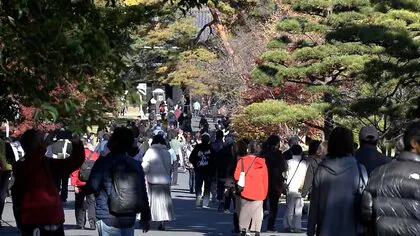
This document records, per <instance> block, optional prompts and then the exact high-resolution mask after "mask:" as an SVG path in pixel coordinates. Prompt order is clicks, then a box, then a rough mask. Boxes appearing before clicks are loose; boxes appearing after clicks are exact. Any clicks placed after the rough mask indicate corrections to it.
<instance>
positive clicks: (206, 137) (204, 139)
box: [201, 133, 210, 144]
mask: <svg viewBox="0 0 420 236" xmlns="http://www.w3.org/2000/svg"><path fill="white" fill-rule="evenodd" d="M201 143H203V144H209V143H210V135H209V134H208V133H204V134H203V135H201Z"/></svg>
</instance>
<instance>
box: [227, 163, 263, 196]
mask: <svg viewBox="0 0 420 236" xmlns="http://www.w3.org/2000/svg"><path fill="white" fill-rule="evenodd" d="M254 158H256V159H255V162H254V164H252V167H251V169H249V171H248V173H247V174H246V176H245V187H244V190H243V191H242V193H241V195H242V197H244V198H246V199H249V200H264V199H265V198H266V197H267V192H268V171H267V166H266V164H265V160H264V159H263V158H261V157H255V156H252V155H250V156H245V157H242V158H240V159H239V160H238V163H237V165H236V170H235V180H236V181H238V180H239V175H240V173H241V168H242V167H241V161H242V160H243V162H244V172H246V171H247V170H248V168H249V167H250V165H251V163H252V161H253V160H254Z"/></svg>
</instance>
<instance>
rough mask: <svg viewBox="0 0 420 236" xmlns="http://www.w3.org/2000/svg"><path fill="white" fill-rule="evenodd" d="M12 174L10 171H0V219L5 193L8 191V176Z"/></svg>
mask: <svg viewBox="0 0 420 236" xmlns="http://www.w3.org/2000/svg"><path fill="white" fill-rule="evenodd" d="M11 176H12V171H9V170H5V171H3V172H1V176H0V220H1V219H2V216H3V211H4V204H5V201H6V197H7V193H8V192H9V183H10V177H11ZM0 227H1V222H0Z"/></svg>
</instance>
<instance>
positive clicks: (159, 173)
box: [141, 144, 172, 184]
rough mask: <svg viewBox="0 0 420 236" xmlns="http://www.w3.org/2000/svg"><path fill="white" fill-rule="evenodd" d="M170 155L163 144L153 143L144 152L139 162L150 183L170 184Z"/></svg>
mask: <svg viewBox="0 0 420 236" xmlns="http://www.w3.org/2000/svg"><path fill="white" fill-rule="evenodd" d="M171 163H172V157H171V154H170V152H169V150H168V148H167V147H166V146H165V145H162V144H154V145H152V147H151V148H149V150H147V152H146V154H144V157H143V162H142V163H141V165H142V167H143V170H144V173H145V174H146V179H147V182H148V183H151V184H170V183H171V168H172V164H171Z"/></svg>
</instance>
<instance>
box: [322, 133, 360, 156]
mask: <svg viewBox="0 0 420 236" xmlns="http://www.w3.org/2000/svg"><path fill="white" fill-rule="evenodd" d="M353 153H354V138H353V132H352V131H351V130H349V129H347V128H344V127H337V128H335V129H334V130H333V131H332V132H331V135H330V138H329V139H328V156H329V157H333V158H334V157H345V156H348V155H353Z"/></svg>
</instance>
